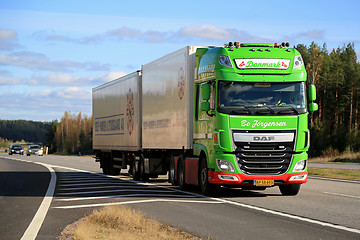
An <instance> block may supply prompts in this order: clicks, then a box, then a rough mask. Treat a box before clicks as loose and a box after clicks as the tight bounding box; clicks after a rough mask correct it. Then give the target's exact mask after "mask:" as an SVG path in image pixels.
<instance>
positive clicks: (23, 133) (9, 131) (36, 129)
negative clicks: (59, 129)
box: [0, 120, 52, 145]
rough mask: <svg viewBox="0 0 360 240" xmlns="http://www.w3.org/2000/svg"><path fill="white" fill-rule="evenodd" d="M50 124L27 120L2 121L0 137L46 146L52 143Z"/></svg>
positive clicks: (0, 121) (0, 122)
mask: <svg viewBox="0 0 360 240" xmlns="http://www.w3.org/2000/svg"><path fill="white" fill-rule="evenodd" d="M49 127H50V123H49V122H34V121H26V120H0V137H1V138H2V139H8V140H11V141H14V142H16V141H18V142H21V141H23V142H34V143H42V144H44V145H46V144H48V143H49V142H51V141H52V140H51V137H50V136H49V135H48V134H49Z"/></svg>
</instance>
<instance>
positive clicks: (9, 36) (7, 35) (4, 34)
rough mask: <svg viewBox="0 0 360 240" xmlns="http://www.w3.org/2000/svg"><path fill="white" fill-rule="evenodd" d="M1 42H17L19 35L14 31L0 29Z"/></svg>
mask: <svg viewBox="0 0 360 240" xmlns="http://www.w3.org/2000/svg"><path fill="white" fill-rule="evenodd" d="M0 40H17V33H16V32H15V31H13V30H7V29H0Z"/></svg>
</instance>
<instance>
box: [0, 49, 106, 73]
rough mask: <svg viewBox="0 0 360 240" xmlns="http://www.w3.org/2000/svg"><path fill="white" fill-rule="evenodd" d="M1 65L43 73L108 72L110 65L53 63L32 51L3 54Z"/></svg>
mask: <svg viewBox="0 0 360 240" xmlns="http://www.w3.org/2000/svg"><path fill="white" fill-rule="evenodd" d="M0 63H2V64H4V65H10V66H17V67H23V68H28V69H31V70H33V69H36V70H43V71H65V72H68V71H71V70H73V69H82V70H87V71H99V70H102V71H106V70H109V67H110V65H109V64H100V63H98V62H76V61H72V60H60V61H51V60H49V59H48V58H47V57H46V55H44V54H41V53H36V52H31V51H22V52H14V53H11V54H1V55H0Z"/></svg>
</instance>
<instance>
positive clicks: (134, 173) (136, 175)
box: [131, 158, 140, 181]
mask: <svg viewBox="0 0 360 240" xmlns="http://www.w3.org/2000/svg"><path fill="white" fill-rule="evenodd" d="M131 165H132V177H133V180H134V181H138V180H140V174H139V171H138V169H137V167H136V165H137V164H136V160H135V158H134V159H133V161H132V164H131Z"/></svg>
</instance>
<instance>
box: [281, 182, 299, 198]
mask: <svg viewBox="0 0 360 240" xmlns="http://www.w3.org/2000/svg"><path fill="white" fill-rule="evenodd" d="M279 188H280V192H281V194H282V195H284V196H295V195H297V194H298V193H299V191H300V184H290V185H280V186H279Z"/></svg>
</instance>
